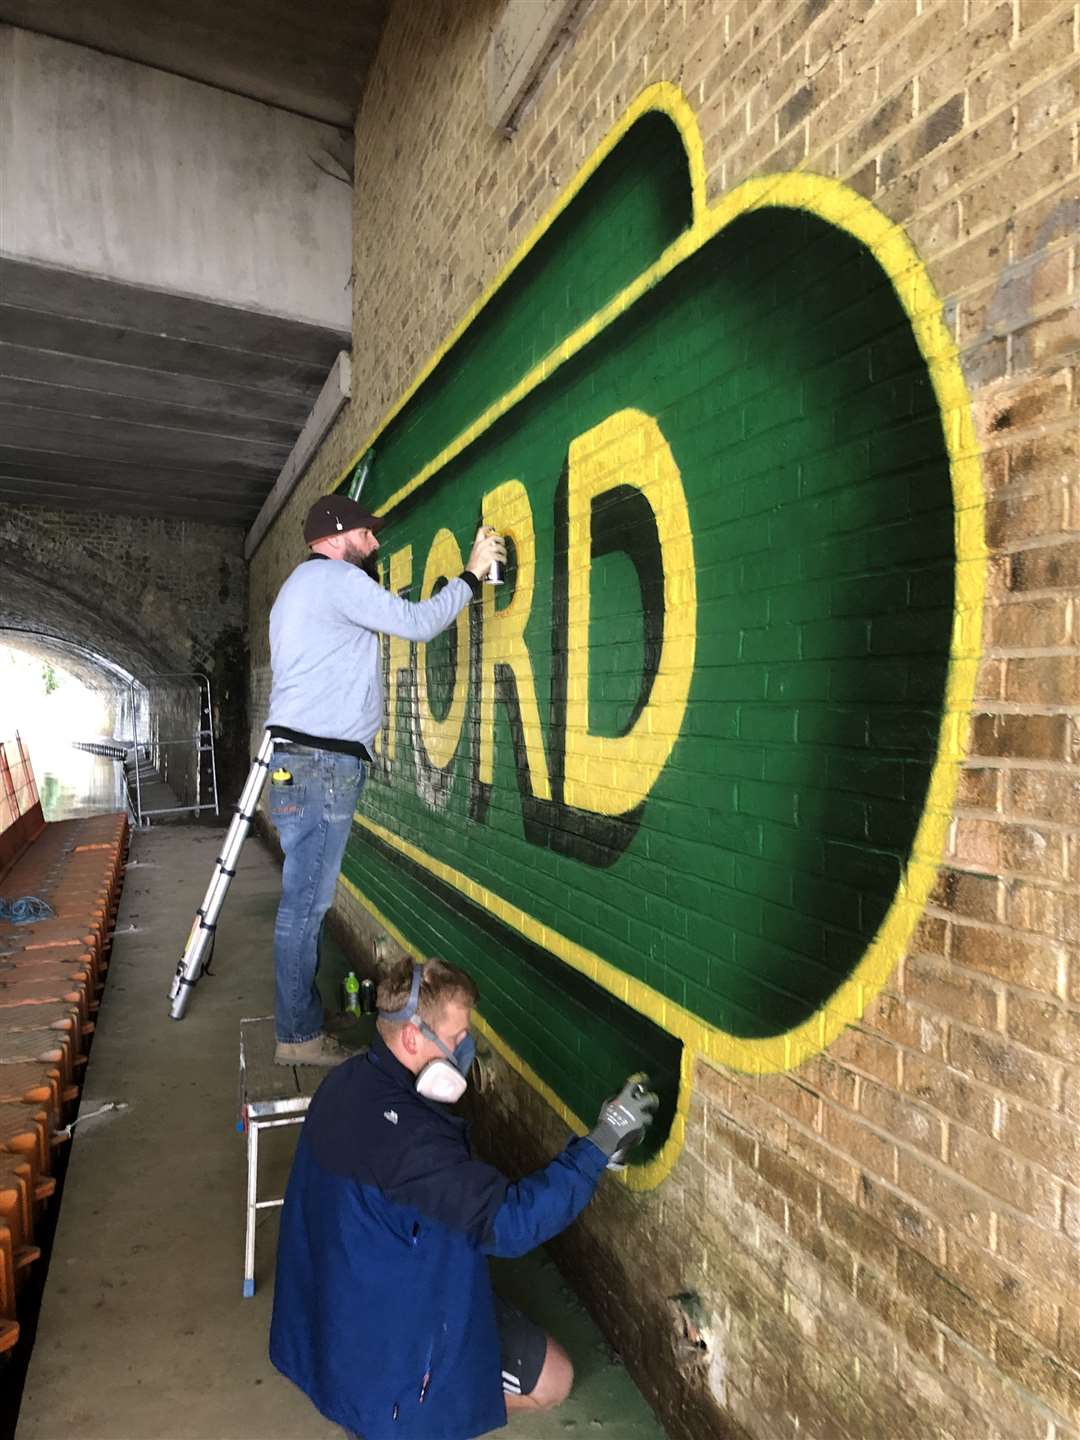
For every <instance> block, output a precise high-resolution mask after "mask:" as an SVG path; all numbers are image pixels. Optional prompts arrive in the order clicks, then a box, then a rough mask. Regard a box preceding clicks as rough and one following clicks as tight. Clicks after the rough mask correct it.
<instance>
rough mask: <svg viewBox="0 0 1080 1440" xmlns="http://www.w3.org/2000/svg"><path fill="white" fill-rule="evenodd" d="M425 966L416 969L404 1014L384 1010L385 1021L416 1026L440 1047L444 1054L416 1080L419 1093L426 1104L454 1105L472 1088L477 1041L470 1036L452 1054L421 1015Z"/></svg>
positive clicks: (430, 1062)
mask: <svg viewBox="0 0 1080 1440" xmlns="http://www.w3.org/2000/svg"><path fill="white" fill-rule="evenodd" d="M423 975H424V967H423V965H413V973H412V987H411V989H410V990H409V998H408V1000H406V1002H405V1004H404V1005H403V1006H402V1007H401V1009H400V1010H380V1011H379V1015H380V1017H381V1018H382V1019H383V1020H388V1021H389V1022H390V1023H391V1024H392V1025H407V1024H412V1025H415V1026H416V1028H417V1029H418V1030H419V1031H420V1033H421V1035H423V1036H424V1037H425V1038H426V1039H428V1040H430V1041H432V1042H433V1044H435V1045H437V1046H438V1047H439V1049H440V1050H441V1051H442V1052H443V1053H442V1055H437V1056H436V1057H435V1059H434V1060H429V1061H428V1063H427V1064H426V1065H425V1066H424V1068H423V1069H422V1070H421V1071H420V1073H419V1075H417V1077H416V1093H417V1094H418V1095H422V1096H423V1098H424V1099H425V1100H437V1101H439V1103H440V1104H442V1105H452V1104H453V1103H454V1101H455V1100H460V1099H461V1097H462V1096H463V1095H464V1094H465V1090H466V1088H467V1086H468V1083H469V1082H468V1078H467V1077H468V1074H469V1068H470V1066H471V1065H472V1062H473V1059H474V1058H475V1056H476V1041H475V1040H474V1039H473V1037H472V1036H471V1035H466V1036H465V1038H464V1040H462V1042H461V1044H460V1045H458V1046H457V1048H456V1049H454V1050H451V1049H450V1047H449V1046H448V1045H445V1044H444V1043H443V1042H442V1041H441V1040H440V1039H439V1037H438V1035H436V1034H435V1031H434V1030H432V1028H431V1026H430V1025H425V1023H424V1022H423V1020H421V1019H420V1018H419V1016H418V1015H417V1013H416V1012H417V1009H418V1007H419V1004H420V981H421V980H422V979H423Z"/></svg>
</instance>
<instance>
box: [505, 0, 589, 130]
mask: <svg viewBox="0 0 1080 1440" xmlns="http://www.w3.org/2000/svg"><path fill="white" fill-rule="evenodd" d="M587 3H588V0H506V4H505V5H504V6H503V11H502V14H501V15H500V16H499V19H498V22H497V23H496V25H495V29H494V31H493V32H492V36H491V41H490V43H489V45H488V53H487V118H488V124H489V125H491V126H492V127H493V128H494V129H496V130H502V131H506V132H509V131H512V129H513V126H514V121H515V120H516V118H517V116H518V114H519V112H520V111H521V109H522V107H523V106H524V104H525V103H526V101H527V100H528V98H529V96H530V95H531V94H532V92H533V91H534V90H535V89H536V86H537V84H538V83H539V81H540V78H541V76H542V75H543V73H544V71H545V70H546V69H547V66H548V65H549V64H550V62H551V60H552V59H553V58H554V56H555V55H556V54H557V52H558V51H559V49H560V48H561V47H562V45H563V44H564V43H565V41H566V39H567V38H568V37H569V35H570V33H571V29H572V27H573V24H574V22H575V21H576V20H577V18H578V16H579V14H580V12H581V10H582V9H583V8H584V5H585V4H587Z"/></svg>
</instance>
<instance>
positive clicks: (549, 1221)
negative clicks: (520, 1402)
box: [270, 1038, 607, 1440]
mask: <svg viewBox="0 0 1080 1440" xmlns="http://www.w3.org/2000/svg"><path fill="white" fill-rule="evenodd" d="M606 1163H607V1162H606V1159H605V1156H604V1155H603V1154H602V1152H601V1151H600V1150H599V1149H597V1147H596V1146H595V1145H594V1144H592V1142H591V1141H589V1140H572V1141H571V1142H570V1144H569V1145H567V1147H566V1148H565V1150H563V1151H562V1153H561V1154H559V1155H557V1156H556V1157H555V1159H554V1160H552V1162H551V1163H550V1165H547V1166H546V1167H545V1168H544V1169H543V1170H538V1171H537V1172H536V1173H535V1174H533V1175H529V1176H527V1177H526V1178H525V1179H524V1180H520V1181H518V1182H516V1183H513V1182H511V1181H509V1180H507V1178H506V1177H505V1176H504V1175H502V1174H500V1172H499V1171H498V1170H496V1169H495V1168H494V1167H493V1166H491V1165H485V1164H483V1163H482V1162H481V1161H479V1160H474V1159H473V1158H472V1154H471V1152H470V1148H469V1139H468V1133H467V1128H466V1125H465V1122H464V1121H463V1120H460V1119H459V1118H458V1117H457V1116H455V1115H454V1114H453V1113H452V1112H451V1111H450V1110H449V1109H447V1107H446V1106H444V1105H439V1104H436V1103H435V1102H433V1101H430V1100H424V1099H422V1098H421V1097H420V1096H419V1095H417V1093H416V1090H415V1088H414V1077H413V1076H412V1075H411V1074H410V1073H409V1071H408V1070H406V1069H405V1067H404V1066H403V1065H402V1064H401V1063H400V1062H399V1061H398V1060H396V1059H395V1058H394V1056H393V1055H392V1054H391V1053H390V1051H389V1050H388V1049H387V1047H386V1045H385V1044H384V1043H383V1041H382V1040H381V1039H379V1038H376V1040H375V1043H374V1045H373V1046H372V1048H371V1050H370V1051H369V1052H368V1054H367V1055H365V1056H357V1057H356V1058H354V1059H352V1060H347V1061H346V1062H345V1063H344V1064H343V1065H340V1066H338V1067H337V1069H335V1070H333V1071H332V1072H331V1073H330V1074H329V1075H328V1076H327V1078H326V1079H325V1080H324V1081H323V1083H322V1084H321V1085H320V1086H319V1089H318V1091H317V1092H316V1094H315V1097H314V1099H313V1100H312V1102H311V1108H310V1110H309V1111H308V1116H307V1120H306V1121H305V1124H304V1127H303V1130H302V1131H301V1136H300V1143H299V1145H298V1146H297V1150H296V1158H295V1160H294V1161H293V1168H292V1174H291V1175H290V1177H289V1184H288V1188H287V1190H286V1194H285V1205H284V1209H283V1210H282V1217H281V1236H280V1240H279V1242H278V1260H277V1281H276V1286H275V1290H274V1315H273V1321H272V1323H271V1327H270V1358H271V1360H272V1361H273V1362H274V1364H275V1365H276V1366H277V1368H278V1369H279V1370H280V1371H281V1372H282V1373H283V1374H284V1375H287V1376H288V1377H289V1379H290V1380H292V1381H294V1382H295V1383H296V1384H297V1385H299V1387H300V1388H301V1390H303V1391H304V1392H305V1394H307V1395H308V1396H309V1397H310V1398H311V1400H312V1401H314V1403H315V1405H317V1406H318V1408H319V1410H321V1411H322V1413H323V1414H324V1415H325V1416H326V1417H327V1419H329V1420H333V1421H336V1422H337V1424H339V1425H343V1426H345V1428H346V1429H348V1430H352V1431H354V1432H356V1433H358V1434H359V1435H361V1436H363V1437H364V1440H470V1437H472V1436H475V1435H482V1434H484V1433H485V1432H487V1431H488V1430H493V1429H496V1428H497V1427H498V1426H500V1425H505V1423H506V1405H505V1403H504V1401H503V1392H502V1367H501V1364H500V1354H499V1336H498V1331H497V1328H496V1323H495V1308H494V1301H493V1296H492V1290H491V1281H490V1279H489V1276H488V1266H487V1260H486V1258H485V1256H486V1255H503V1256H512V1255H524V1254H525V1253H526V1252H527V1251H529V1250H532V1249H533V1248H534V1247H535V1246H537V1245H541V1244H543V1242H544V1241H545V1240H549V1239H550V1238H551V1237H552V1236H553V1235H557V1234H558V1233H559V1231H560V1230H562V1229H564V1228H565V1227H566V1226H567V1225H569V1223H570V1222H571V1220H573V1219H574V1217H575V1216H576V1215H578V1214H579V1213H580V1211H581V1210H583V1209H584V1207H585V1206H586V1205H587V1204H588V1202H589V1200H590V1199H591V1198H592V1195H593V1192H594V1190H595V1189H596V1186H597V1183H598V1181H599V1179H600V1176H601V1175H602V1174H603V1171H604V1167H605V1165H606ZM425 1377H428V1379H427V1383H426V1384H425Z"/></svg>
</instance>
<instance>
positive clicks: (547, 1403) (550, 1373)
mask: <svg viewBox="0 0 1080 1440" xmlns="http://www.w3.org/2000/svg"><path fill="white" fill-rule="evenodd" d="M573 1384H574V1366H573V1364H572V1362H571V1360H570V1356H569V1355H567V1353H566V1351H565V1350H564V1349H563V1347H562V1346H561V1345H560V1344H559V1342H558V1341H557V1340H553V1339H552V1337H551V1336H550V1335H549V1336H548V1337H547V1352H546V1354H545V1355H544V1368H543V1369H542V1370H541V1371H540V1376H539V1379H538V1380H537V1382H536V1385H535V1387H534V1389H533V1391H532V1394H531V1395H530V1397H529V1398H530V1399H531V1400H532V1401H533V1403H534V1404H535V1405H536V1406H537V1407H539V1408H540V1409H543V1410H553V1409H554V1408H555V1406H556V1405H561V1404H562V1402H563V1401H564V1400H565V1399H566V1397H567V1396H568V1395H569V1394H570V1391H571V1389H572V1388H573Z"/></svg>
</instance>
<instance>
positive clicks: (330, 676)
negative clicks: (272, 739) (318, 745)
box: [266, 556, 479, 746]
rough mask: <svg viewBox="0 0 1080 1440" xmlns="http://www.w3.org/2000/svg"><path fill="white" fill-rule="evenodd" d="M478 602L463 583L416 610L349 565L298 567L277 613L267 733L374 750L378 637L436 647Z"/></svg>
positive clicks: (320, 562) (379, 719)
mask: <svg viewBox="0 0 1080 1440" xmlns="http://www.w3.org/2000/svg"><path fill="white" fill-rule="evenodd" d="M477 590H479V585H477ZM472 596H473V589H472V586H471V585H470V584H469V583H468V581H466V580H463V579H461V578H460V577H458V578H457V579H454V580H451V581H450V582H449V583H448V584H447V585H445V586H444V587H443V589H442V590H440V591H439V593H438V594H437V595H433V596H432V597H431V599H430V600H422V601H420V602H419V603H417V604H414V603H413V602H411V601H409V600H402V599H401V598H400V596H398V595H392V594H391V593H390V592H389V591H388V590H384V589H383V587H382V586H381V585H379V584H377V583H376V582H375V581H374V580H372V579H371V578H370V576H368V575H365V574H364V572H363V571H362V570H360V569H358V568H357V566H355V565H351V564H350V563H349V562H348V561H347V560H331V559H329V558H327V557H325V556H319V557H313V558H312V559H310V560H306V561H305V562H304V563H303V564H302V565H298V566H297V567H296V569H295V570H294V571H293V572H292V574H291V575H290V576H289V578H288V579H287V580H286V581H285V584H284V585H282V587H281V589H280V590H279V591H278V596H277V599H276V600H275V601H274V604H273V607H272V609H271V611H270V664H271V668H272V670H273V677H274V678H273V684H272V686H271V690H270V713H269V715H268V716H267V721H266V723H267V725H268V726H269V727H270V728H274V727H277V726H281V727H284V728H286V729H289V730H296V731H300V732H302V733H303V734H305V735H311V736H321V737H323V738H324V739H327V740H347V741H352V742H354V743H358V744H361V745H368V746H369V745H370V744H371V742H372V740H373V739H374V738H375V733H376V731H377V730H379V728H380V727H381V726H382V723H383V687H382V673H381V665H380V658H381V657H380V653H379V639H378V637H379V635H380V634H383V635H399V636H401V637H402V638H403V639H406V640H425V641H426V640H433V639H434V638H435V636H436V635H438V634H440V633H441V632H442V631H443V630H445V629H446V628H447V626H448V625H450V624H452V623H453V621H454V620H455V619H456V618H457V616H458V615H459V614H460V613H461V611H462V610H464V608H465V606H466V605H467V604H468V603H469V601H470V600H471V599H472ZM462 658H464V657H462Z"/></svg>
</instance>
